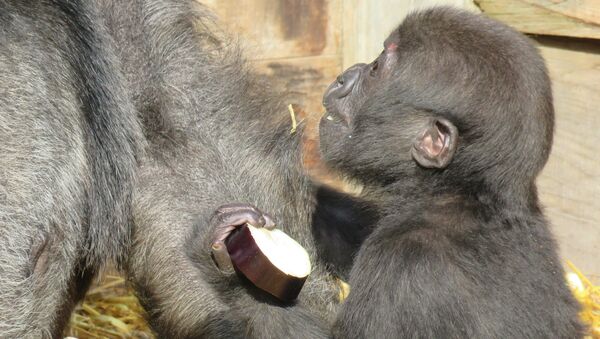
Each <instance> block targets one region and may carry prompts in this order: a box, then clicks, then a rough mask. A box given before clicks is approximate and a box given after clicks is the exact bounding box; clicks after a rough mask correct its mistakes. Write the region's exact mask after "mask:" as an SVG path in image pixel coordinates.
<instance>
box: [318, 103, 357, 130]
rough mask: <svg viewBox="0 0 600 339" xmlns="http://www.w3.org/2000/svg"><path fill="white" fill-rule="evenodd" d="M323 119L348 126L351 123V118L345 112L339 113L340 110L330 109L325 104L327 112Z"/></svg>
mask: <svg viewBox="0 0 600 339" xmlns="http://www.w3.org/2000/svg"><path fill="white" fill-rule="evenodd" d="M322 119H325V120H327V121H330V122H332V123H335V124H343V125H345V126H346V127H348V126H349V123H350V122H349V119H348V118H347V117H346V116H345V115H344V114H341V113H339V112H338V110H335V109H329V108H328V107H327V106H325V114H324V115H323V118H322Z"/></svg>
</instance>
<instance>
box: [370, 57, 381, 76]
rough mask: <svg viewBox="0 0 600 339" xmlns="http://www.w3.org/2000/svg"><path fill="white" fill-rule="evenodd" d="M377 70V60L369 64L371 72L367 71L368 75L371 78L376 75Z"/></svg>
mask: <svg viewBox="0 0 600 339" xmlns="http://www.w3.org/2000/svg"><path fill="white" fill-rule="evenodd" d="M378 68H379V62H377V60H375V61H373V64H371V70H370V71H369V74H370V75H371V76H374V75H375V73H377V69H378Z"/></svg>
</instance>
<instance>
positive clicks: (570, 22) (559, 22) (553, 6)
mask: <svg viewBox="0 0 600 339" xmlns="http://www.w3.org/2000/svg"><path fill="white" fill-rule="evenodd" d="M474 1H475V4H476V5H478V6H479V7H480V8H481V10H482V11H483V12H484V13H485V14H487V15H489V16H491V17H493V18H495V19H498V20H500V21H503V22H506V23H507V24H509V25H511V26H513V27H515V28H516V29H518V30H519V31H521V32H525V33H533V34H542V35H559V36H571V37H580V38H594V39H600V1H598V0H474Z"/></svg>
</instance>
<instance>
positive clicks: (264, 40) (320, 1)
mask: <svg viewBox="0 0 600 339" xmlns="http://www.w3.org/2000/svg"><path fill="white" fill-rule="evenodd" d="M341 1H342V0H310V1H306V0H305V1H297V0H247V1H237V0H202V1H201V2H202V3H204V4H206V5H207V6H208V7H210V8H212V9H213V10H214V11H215V12H216V13H217V14H218V15H219V17H220V18H222V20H223V21H224V22H225V24H226V25H227V26H228V29H229V30H231V31H233V32H236V33H238V34H240V35H241V36H242V39H241V42H242V43H243V44H244V47H245V49H246V50H247V51H248V53H247V55H248V56H251V57H252V58H253V59H281V58H292V57H307V56H318V55H339V54H340V51H341V47H340V44H341V26H342V17H341V15H342V10H341Z"/></svg>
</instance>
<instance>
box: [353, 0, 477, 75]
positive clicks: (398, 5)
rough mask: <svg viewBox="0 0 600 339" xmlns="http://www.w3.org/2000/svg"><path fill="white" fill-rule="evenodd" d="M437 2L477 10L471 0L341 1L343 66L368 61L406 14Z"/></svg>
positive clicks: (377, 52)
mask: <svg viewBox="0 0 600 339" xmlns="http://www.w3.org/2000/svg"><path fill="white" fill-rule="evenodd" d="M439 5H449V6H455V7H460V8H467V9H472V10H475V9H476V8H475V7H474V6H473V4H472V1H471V0H378V1H364V0H344V1H343V13H344V14H343V27H344V28H343V38H342V63H343V67H344V68H348V67H350V66H352V65H354V64H356V63H359V62H366V63H368V62H371V61H372V60H373V59H375V58H376V57H377V55H378V54H379V53H381V50H382V49H383V41H384V40H385V38H387V36H388V35H389V33H390V32H391V31H392V30H393V29H394V28H396V27H397V26H398V25H399V24H400V23H401V22H402V20H403V19H404V17H405V16H406V15H408V14H409V13H410V12H412V11H415V10H419V9H424V8H428V7H432V6H439Z"/></svg>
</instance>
